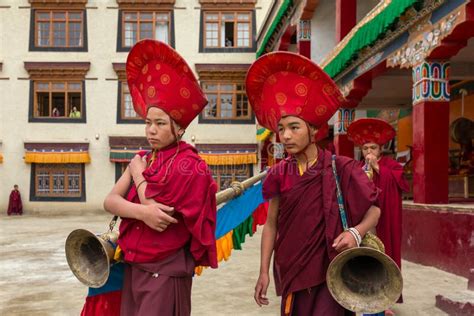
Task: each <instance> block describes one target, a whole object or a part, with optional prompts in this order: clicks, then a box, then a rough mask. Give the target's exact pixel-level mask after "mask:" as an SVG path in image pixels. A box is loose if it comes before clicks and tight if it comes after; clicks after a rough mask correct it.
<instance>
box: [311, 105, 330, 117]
mask: <svg viewBox="0 0 474 316" xmlns="http://www.w3.org/2000/svg"><path fill="white" fill-rule="evenodd" d="M327 110H328V107H327V106H326V105H324V104H321V105H320V106H318V107H317V108H316V109H315V110H314V111H315V113H316V115H319V116H323V115H324V114H325V113H326V111H327Z"/></svg>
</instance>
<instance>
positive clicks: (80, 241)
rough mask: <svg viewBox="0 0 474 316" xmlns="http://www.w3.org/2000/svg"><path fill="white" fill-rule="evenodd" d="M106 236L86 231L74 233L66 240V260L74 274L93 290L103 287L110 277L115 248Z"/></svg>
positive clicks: (79, 230) (81, 230) (77, 230)
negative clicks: (105, 238)
mask: <svg viewBox="0 0 474 316" xmlns="http://www.w3.org/2000/svg"><path fill="white" fill-rule="evenodd" d="M104 235H105V234H102V235H100V236H96V235H95V234H93V233H92V232H90V231H88V230H85V229H76V230H74V231H72V232H71V233H70V234H69V236H68V237H67V239H66V245H65V251H66V259H67V263H68V265H69V268H70V269H71V271H72V273H73V274H74V275H75V276H76V278H77V279H78V280H79V281H80V282H81V283H83V284H85V285H87V286H88V287H92V288H99V287H101V286H103V285H104V284H105V283H106V282H107V279H108V277H109V273H110V261H111V258H113V254H114V251H115V249H114V247H113V245H112V244H111V243H109V242H108V241H107V240H104V237H103V236H104Z"/></svg>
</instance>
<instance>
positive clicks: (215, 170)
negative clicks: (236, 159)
mask: <svg viewBox="0 0 474 316" xmlns="http://www.w3.org/2000/svg"><path fill="white" fill-rule="evenodd" d="M236 166H244V167H246V169H247V170H246V171H247V175H246V177H245V179H248V178H250V177H252V176H253V166H254V165H253V164H239V165H210V166H209V169H210V170H211V173H212V178H213V179H214V181H216V184H217V191H220V190H223V188H221V176H222V171H223V170H222V169H224V168H226V167H228V168H232V167H236ZM231 176H232V180H231V182H232V181H236V174H235V173H233V174H231Z"/></svg>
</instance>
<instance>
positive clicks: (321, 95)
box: [246, 52, 344, 132]
mask: <svg viewBox="0 0 474 316" xmlns="http://www.w3.org/2000/svg"><path fill="white" fill-rule="evenodd" d="M246 90H247V95H248V97H249V101H250V104H251V106H252V108H253V110H254V112H255V115H256V116H257V119H258V122H259V123H260V124H261V125H262V126H264V127H266V128H268V129H270V130H272V131H274V132H277V131H278V122H279V121H280V119H281V118H282V117H285V116H290V115H291V116H297V117H299V118H301V119H303V120H305V121H306V122H308V123H310V124H312V125H314V126H316V127H319V126H321V125H323V124H324V123H326V122H327V121H328V120H329V119H330V118H331V116H333V114H334V113H335V112H336V111H337V109H338V108H339V106H340V104H341V102H343V101H344V97H343V96H342V94H341V92H340V91H339V88H338V86H337V85H336V84H335V83H334V81H333V80H332V79H331V78H330V77H329V76H328V75H327V74H326V73H325V72H324V71H323V70H322V69H321V68H319V66H318V65H316V64H315V63H314V62H312V61H311V60H310V59H308V58H306V57H304V56H301V55H298V54H295V53H291V52H273V53H268V54H266V55H264V56H262V57H260V58H259V59H257V60H256V61H255V62H254V63H253V64H252V66H250V69H249V71H248V73H247V78H246Z"/></svg>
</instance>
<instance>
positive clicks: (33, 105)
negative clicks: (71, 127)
mask: <svg viewBox="0 0 474 316" xmlns="http://www.w3.org/2000/svg"><path fill="white" fill-rule="evenodd" d="M39 82H48V83H50V84H51V83H55V82H57V83H66V84H69V83H79V82H80V83H81V110H80V112H81V117H80V118H70V117H69V116H65V117H52V116H45V117H41V116H35V111H36V109H37V98H36V93H37V90H36V84H37V83H39ZM85 89H86V88H85V80H84V79H74V78H67V77H66V78H64V79H63V78H37V79H31V80H30V102H29V111H28V112H29V113H28V122H30V123H87V111H86V102H85V100H86V90H85ZM48 91H49V92H50V93H52V92H53V90H52V89H49V90H48ZM66 91H67V90H66ZM50 102H52V100H50ZM65 103H67V98H66V100H65ZM65 109H66V104H65Z"/></svg>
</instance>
